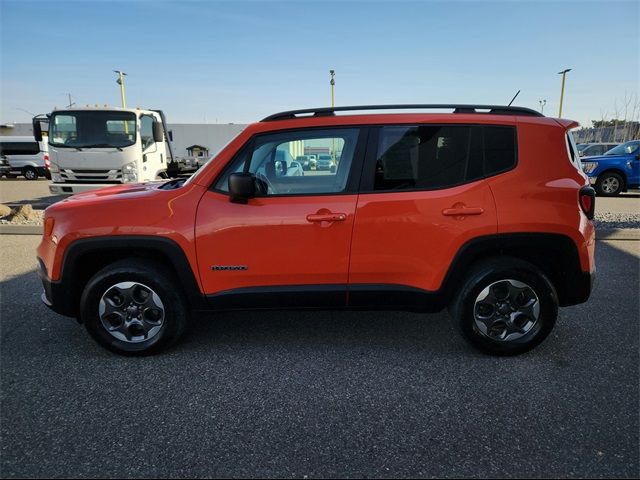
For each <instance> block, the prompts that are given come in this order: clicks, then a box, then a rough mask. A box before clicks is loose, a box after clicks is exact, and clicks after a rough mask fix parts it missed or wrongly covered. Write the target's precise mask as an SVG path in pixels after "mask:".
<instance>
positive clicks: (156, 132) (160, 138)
mask: <svg viewBox="0 0 640 480" xmlns="http://www.w3.org/2000/svg"><path fill="white" fill-rule="evenodd" d="M153 141H154V142H164V131H163V129H162V124H161V123H160V122H153Z"/></svg>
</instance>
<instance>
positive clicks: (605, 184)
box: [596, 172, 624, 197]
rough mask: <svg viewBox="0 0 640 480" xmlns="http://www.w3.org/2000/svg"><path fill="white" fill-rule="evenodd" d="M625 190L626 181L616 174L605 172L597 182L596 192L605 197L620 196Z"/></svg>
mask: <svg viewBox="0 0 640 480" xmlns="http://www.w3.org/2000/svg"><path fill="white" fill-rule="evenodd" d="M623 188H624V180H623V178H622V176H621V175H620V174H618V173H615V172H604V173H603V174H602V175H599V176H598V180H597V181H596V192H598V195H602V196H604V197H613V196H615V195H620V192H622V189H623Z"/></svg>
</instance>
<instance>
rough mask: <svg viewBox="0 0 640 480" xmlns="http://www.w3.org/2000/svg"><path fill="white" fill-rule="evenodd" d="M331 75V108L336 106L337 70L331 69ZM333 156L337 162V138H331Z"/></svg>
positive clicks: (334, 161)
mask: <svg viewBox="0 0 640 480" xmlns="http://www.w3.org/2000/svg"><path fill="white" fill-rule="evenodd" d="M329 75H331V82H330V83H331V108H334V107H335V106H336V71H335V70H329ZM331 157H332V159H333V164H334V165H335V164H336V139H335V138H332V139H331Z"/></svg>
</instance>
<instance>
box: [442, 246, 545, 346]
mask: <svg viewBox="0 0 640 480" xmlns="http://www.w3.org/2000/svg"><path fill="white" fill-rule="evenodd" d="M450 313H451V315H452V317H453V321H454V324H455V326H456V327H457V328H458V330H459V331H460V332H461V333H462V335H463V337H464V338H465V339H466V340H467V341H468V342H469V343H470V344H471V345H473V346H474V347H476V348H478V349H479V350H481V351H483V352H485V353H488V354H492V355H518V354H520V353H524V352H527V351H529V350H531V349H533V348H535V347H536V346H537V345H539V344H540V343H541V342H542V341H543V340H544V339H545V338H546V337H547V336H548V335H549V333H550V332H551V330H552V329H553V326H554V325H555V323H556V318H557V316H558V298H557V294H556V291H555V289H554V287H553V285H552V284H551V282H550V281H549V279H548V278H547V277H546V275H545V274H544V273H543V272H542V271H541V270H539V269H538V268H537V267H536V266H534V265H532V264H530V263H528V262H525V261H522V260H519V259H517V258H511V257H505V258H496V259H491V260H489V261H485V262H483V263H480V264H478V265H477V266H476V267H475V268H473V269H472V271H471V272H470V273H469V275H468V276H467V279H466V280H465V282H464V284H463V285H462V287H461V288H460V290H459V291H458V294H457V295H456V297H455V298H454V300H453V301H452V304H451V306H450Z"/></svg>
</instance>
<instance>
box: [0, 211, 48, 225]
mask: <svg viewBox="0 0 640 480" xmlns="http://www.w3.org/2000/svg"><path fill="white" fill-rule="evenodd" d="M33 213H34V214H35V215H36V218H34V219H33V220H22V221H15V220H14V221H12V222H10V221H9V220H6V219H5V218H0V224H2V225H42V219H43V217H44V210H34V211H33Z"/></svg>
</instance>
